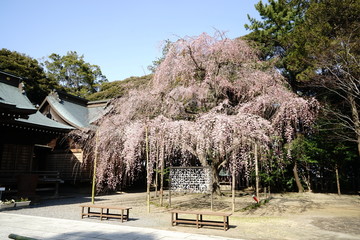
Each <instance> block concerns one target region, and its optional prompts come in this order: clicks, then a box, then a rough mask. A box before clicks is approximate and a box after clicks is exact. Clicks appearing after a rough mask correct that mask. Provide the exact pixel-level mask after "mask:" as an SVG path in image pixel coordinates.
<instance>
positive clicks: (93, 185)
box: [91, 129, 99, 204]
mask: <svg viewBox="0 0 360 240" xmlns="http://www.w3.org/2000/svg"><path fill="white" fill-rule="evenodd" d="M98 145H99V129H97V130H96V133H95V153H94V155H95V156H94V171H93V179H92V190H91V203H92V204H94V203H95V185H96V164H97V158H98Z"/></svg>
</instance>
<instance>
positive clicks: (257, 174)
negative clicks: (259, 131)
mask: <svg viewBox="0 0 360 240" xmlns="http://www.w3.org/2000/svg"><path fill="white" fill-rule="evenodd" d="M254 155H255V184H256V186H255V190H256V197H257V198H258V199H260V198H259V197H260V196H259V163H258V161H259V159H258V146H257V143H255V149H254Z"/></svg>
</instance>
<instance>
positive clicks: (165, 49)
mask: <svg viewBox="0 0 360 240" xmlns="http://www.w3.org/2000/svg"><path fill="white" fill-rule="evenodd" d="M171 44H172V42H171V41H170V40H169V39H167V40H165V41H164V42H163V43H162V55H161V57H159V58H157V59H156V60H154V61H153V62H152V65H149V66H148V67H147V68H148V69H149V70H150V71H151V72H152V73H155V71H156V69H157V67H159V66H160V64H161V63H162V62H163V61H164V59H165V57H166V54H167V53H168V52H169V49H170V47H171Z"/></svg>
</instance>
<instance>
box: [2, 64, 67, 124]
mask: <svg viewBox="0 0 360 240" xmlns="http://www.w3.org/2000/svg"><path fill="white" fill-rule="evenodd" d="M21 81H22V79H21V78H20V77H17V76H15V75H12V74H8V73H5V72H1V71H0V124H2V125H3V126H9V127H16V126H18V125H21V126H23V127H27V128H37V129H38V128H41V129H42V130H48V131H70V130H72V129H73V128H72V127H70V126H68V125H65V124H62V123H59V122H55V121H53V120H51V119H48V118H46V117H45V116H43V115H42V114H41V113H40V112H38V111H37V109H36V108H35V107H34V106H33V105H32V104H31V102H30V100H29V99H28V98H27V97H26V95H25V92H24V91H23V90H22V83H21Z"/></svg>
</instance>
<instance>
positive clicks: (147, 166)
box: [145, 125, 150, 213]
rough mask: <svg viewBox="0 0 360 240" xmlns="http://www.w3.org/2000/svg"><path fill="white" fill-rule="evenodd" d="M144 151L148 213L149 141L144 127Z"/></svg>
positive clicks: (146, 128)
mask: <svg viewBox="0 0 360 240" xmlns="http://www.w3.org/2000/svg"><path fill="white" fill-rule="evenodd" d="M145 151H146V184H147V187H146V202H147V210H148V213H150V182H149V175H150V171H149V141H148V127H147V125H146V127H145Z"/></svg>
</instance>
